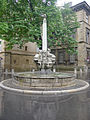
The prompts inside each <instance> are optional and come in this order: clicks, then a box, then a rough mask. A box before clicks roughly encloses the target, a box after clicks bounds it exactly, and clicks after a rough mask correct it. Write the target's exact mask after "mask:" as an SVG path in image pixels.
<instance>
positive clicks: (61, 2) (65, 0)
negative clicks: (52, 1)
mask: <svg viewBox="0 0 90 120" xmlns="http://www.w3.org/2000/svg"><path fill="white" fill-rule="evenodd" d="M83 1H86V2H87V3H88V4H89V5H90V0H57V4H58V6H63V5H64V3H68V2H72V5H75V4H78V3H80V2H83Z"/></svg>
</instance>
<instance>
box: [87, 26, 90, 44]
mask: <svg viewBox="0 0 90 120" xmlns="http://www.w3.org/2000/svg"><path fill="white" fill-rule="evenodd" d="M86 43H88V44H90V30H89V29H88V28H86Z"/></svg>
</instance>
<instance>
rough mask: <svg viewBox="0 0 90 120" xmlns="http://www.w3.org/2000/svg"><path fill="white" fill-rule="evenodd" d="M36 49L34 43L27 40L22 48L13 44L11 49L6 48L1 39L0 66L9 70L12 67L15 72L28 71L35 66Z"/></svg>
mask: <svg viewBox="0 0 90 120" xmlns="http://www.w3.org/2000/svg"><path fill="white" fill-rule="evenodd" d="M36 51H37V45H36V43H31V42H28V43H26V44H25V45H24V46H23V47H22V49H20V48H19V46H18V45H15V46H14V47H13V48H12V50H7V49H6V42H5V41H4V40H1V45H0V57H1V58H2V59H1V65H2V68H3V69H4V70H5V69H8V71H11V70H12V69H14V70H15V71H16V72H20V71H30V70H32V69H35V68H36V64H35V62H34V55H35V54H36Z"/></svg>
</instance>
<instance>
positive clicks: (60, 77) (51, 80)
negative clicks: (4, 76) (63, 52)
mask: <svg viewBox="0 0 90 120" xmlns="http://www.w3.org/2000/svg"><path fill="white" fill-rule="evenodd" d="M13 82H14V83H15V84H19V85H22V84H23V86H29V87H62V86H68V85H71V86H72V85H74V84H75V77H74V76H73V75H70V74H67V73H50V74H39V73H35V72H34V73H32V72H31V73H18V74H15V75H14V81H13Z"/></svg>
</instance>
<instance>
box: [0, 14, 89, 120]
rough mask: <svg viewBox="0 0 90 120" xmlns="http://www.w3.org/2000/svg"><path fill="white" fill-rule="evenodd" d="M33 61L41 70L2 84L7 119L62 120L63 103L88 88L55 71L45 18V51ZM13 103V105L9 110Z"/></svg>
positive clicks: (44, 16)
mask: <svg viewBox="0 0 90 120" xmlns="http://www.w3.org/2000/svg"><path fill="white" fill-rule="evenodd" d="M34 61H35V62H36V64H37V66H38V71H35V72H23V73H17V74H14V77H13V78H11V79H8V80H4V81H2V82H1V83H0V87H1V88H2V90H4V92H5V96H6V99H5V102H4V103H5V105H4V106H6V109H5V110H7V111H5V113H3V114H4V115H3V116H4V118H5V120H16V119H17V120H20V118H21V119H22V120H60V118H61V116H60V115H59V114H60V113H61V112H62V111H61V110H60V109H61V107H59V106H61V104H60V101H65V100H67V101H68V100H69V99H71V98H70V96H71V95H72V94H73V93H75V92H78V91H82V90H86V89H87V88H88V87H89V84H88V83H87V82H86V81H83V80H77V79H75V75H74V74H71V73H61V72H52V69H53V65H54V64H55V55H53V54H51V53H50V50H49V49H48V50H47V21H46V15H43V39H42V50H40V51H39V53H37V54H36V55H35V57H34ZM71 93H72V94H71ZM67 95H68V96H67ZM62 96H64V97H62ZM10 103H12V106H11V105H10V106H9V108H7V105H8V104H10ZM21 103H22V105H21ZM15 105H17V107H16V106H15ZM64 107H65V106H64ZM10 110H11V112H8V111H10ZM20 110H22V112H21V111H20ZM12 111H13V112H12ZM17 111H18V113H17ZM73 111H74V109H73ZM6 113H7V114H6ZM21 113H23V114H21ZM13 116H15V117H16V118H15V117H13ZM68 117H70V116H68ZM65 119H66V118H65ZM69 119H71V118H69ZM72 119H73V117H72ZM73 120H74V119H73Z"/></svg>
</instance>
